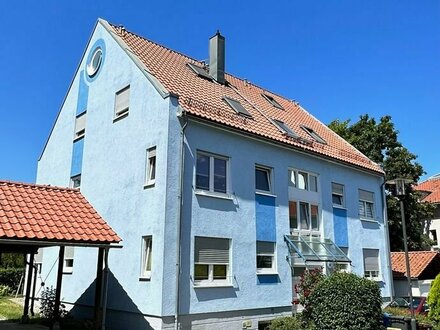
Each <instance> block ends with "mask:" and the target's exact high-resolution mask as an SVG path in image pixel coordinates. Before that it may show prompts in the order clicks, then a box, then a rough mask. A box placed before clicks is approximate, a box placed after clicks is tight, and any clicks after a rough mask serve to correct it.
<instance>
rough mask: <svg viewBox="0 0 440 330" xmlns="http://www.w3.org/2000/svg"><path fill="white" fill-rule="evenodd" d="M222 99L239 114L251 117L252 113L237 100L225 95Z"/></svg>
mask: <svg viewBox="0 0 440 330" xmlns="http://www.w3.org/2000/svg"><path fill="white" fill-rule="evenodd" d="M223 100H224V101H225V102H226V103H227V104H228V105H229V106H230V107H231V108H232V109H233V110H234V111H235V112H236V113H238V114H239V115H243V116H246V117H250V118H252V115H251V114H250V113H249V112H248V111H247V110H246V109H245V108H244V107H243V106H242V105H241V103H240V102H239V101H237V100H234V99H231V98H229V97H227V96H225V97H223Z"/></svg>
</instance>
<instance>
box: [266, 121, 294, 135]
mask: <svg viewBox="0 0 440 330" xmlns="http://www.w3.org/2000/svg"><path fill="white" fill-rule="evenodd" d="M272 122H273V123H274V125H275V126H276V127H277V128H278V129H279V130H280V131H281V132H283V134H286V135H287V136H290V137H297V135H296V134H295V132H294V131H293V129H291V128H290V127H289V126H287V124H286V123H284V122H282V121H281V120H278V119H272Z"/></svg>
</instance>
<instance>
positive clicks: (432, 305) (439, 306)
mask: <svg viewBox="0 0 440 330" xmlns="http://www.w3.org/2000/svg"><path fill="white" fill-rule="evenodd" d="M428 304H429V314H428V316H429V318H430V319H431V320H433V321H435V322H436V323H440V274H438V275H437V276H436V278H435V280H434V282H432V284H431V290H429V295H428Z"/></svg>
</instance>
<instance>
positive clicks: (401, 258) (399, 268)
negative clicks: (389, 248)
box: [391, 251, 440, 279]
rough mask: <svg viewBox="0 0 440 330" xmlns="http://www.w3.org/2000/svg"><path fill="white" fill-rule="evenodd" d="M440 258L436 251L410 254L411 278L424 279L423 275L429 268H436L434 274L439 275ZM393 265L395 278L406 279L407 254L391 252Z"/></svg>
mask: <svg viewBox="0 0 440 330" xmlns="http://www.w3.org/2000/svg"><path fill="white" fill-rule="evenodd" d="M439 258H440V257H439V253H438V252H436V251H414V252H409V265H410V271H411V278H418V279H424V278H423V275H424V273H426V272H427V271H428V270H429V268H435V269H436V270H435V271H434V274H437V273H438V268H439V267H440V259H439ZM391 265H392V269H393V277H394V278H404V277H406V264H405V252H391ZM429 277H431V276H429ZM434 277H435V275H434Z"/></svg>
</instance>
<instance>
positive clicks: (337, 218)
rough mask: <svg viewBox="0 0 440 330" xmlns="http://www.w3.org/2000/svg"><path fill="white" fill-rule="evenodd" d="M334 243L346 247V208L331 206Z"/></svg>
mask: <svg viewBox="0 0 440 330" xmlns="http://www.w3.org/2000/svg"><path fill="white" fill-rule="evenodd" d="M333 224H334V231H335V244H336V245H337V246H339V247H346V248H348V228H347V210H344V209H338V208H333Z"/></svg>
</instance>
